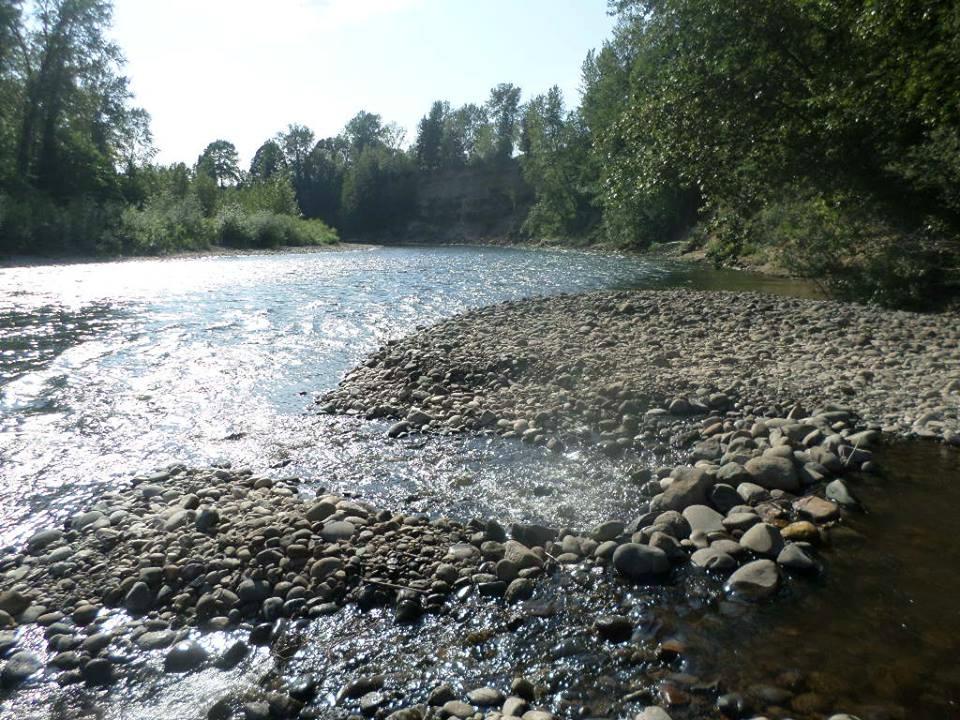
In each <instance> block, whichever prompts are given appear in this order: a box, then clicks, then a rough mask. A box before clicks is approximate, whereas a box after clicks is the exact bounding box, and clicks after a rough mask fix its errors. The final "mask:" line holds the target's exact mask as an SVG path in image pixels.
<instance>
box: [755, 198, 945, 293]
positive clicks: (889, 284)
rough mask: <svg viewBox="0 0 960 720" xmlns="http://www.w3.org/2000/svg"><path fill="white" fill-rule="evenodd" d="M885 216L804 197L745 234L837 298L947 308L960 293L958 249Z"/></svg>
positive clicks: (771, 210) (856, 204) (863, 205)
mask: <svg viewBox="0 0 960 720" xmlns="http://www.w3.org/2000/svg"><path fill="white" fill-rule="evenodd" d="M880 218H882V216H881V214H880V212H879V210H878V209H877V208H876V207H874V206H872V205H871V203H869V202H867V201H865V200H864V199H863V198H853V197H828V196H825V195H822V194H816V193H800V194H797V195H793V196H792V197H789V198H787V199H784V200H782V201H781V202H779V203H776V204H771V205H769V206H767V207H766V208H765V209H764V210H762V211H761V212H760V213H758V214H757V215H756V216H755V217H754V218H752V219H751V220H750V221H749V223H747V224H748V225H749V230H748V232H747V235H749V236H750V237H752V238H759V241H760V242H763V243H765V244H766V245H767V246H768V247H769V248H770V249H771V251H772V252H775V253H777V254H778V256H779V258H778V259H779V261H780V262H779V264H780V265H782V266H783V267H784V268H786V269H787V270H789V271H790V272H792V273H793V274H795V275H798V276H800V277H804V278H809V279H811V280H813V281H814V282H816V283H818V284H819V285H820V286H821V287H822V288H823V289H824V290H825V291H826V292H827V293H828V294H830V295H832V296H835V297H839V298H843V299H846V300H859V301H869V302H874V303H877V304H879V305H883V306H886V307H901V308H911V309H916V310H924V309H931V308H936V307H939V306H941V305H943V304H945V303H947V302H948V301H949V300H950V298H951V297H952V296H955V295H956V293H957V292H958V290H960V287H958V284H957V281H958V277H957V276H958V268H960V264H958V252H957V246H956V243H955V242H948V241H946V240H944V239H943V238H942V237H939V236H937V235H935V234H933V233H929V232H917V231H914V232H910V231H907V230H904V229H902V228H899V227H897V226H896V225H894V224H893V223H891V222H890V221H886V220H883V219H880Z"/></svg>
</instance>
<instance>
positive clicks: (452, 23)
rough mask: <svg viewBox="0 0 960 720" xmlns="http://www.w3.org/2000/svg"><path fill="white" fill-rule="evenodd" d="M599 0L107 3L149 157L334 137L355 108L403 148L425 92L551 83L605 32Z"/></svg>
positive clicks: (572, 84) (244, 156) (530, 88)
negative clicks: (388, 127) (400, 138)
mask: <svg viewBox="0 0 960 720" xmlns="http://www.w3.org/2000/svg"><path fill="white" fill-rule="evenodd" d="M606 10H607V3H606V0H114V26H113V31H112V32H113V37H114V40H115V41H116V42H117V43H118V44H119V45H120V47H121V48H122V49H123V52H124V54H125V56H126V58H127V65H126V69H125V72H126V73H127V75H128V76H129V77H130V80H131V89H132V90H133V92H134V94H135V103H136V104H137V105H139V106H140V107H143V108H145V109H146V110H147V111H148V112H149V113H150V115H151V118H152V121H151V127H152V130H153V136H154V144H155V145H156V147H157V149H158V151H159V152H158V155H157V158H156V159H157V161H158V162H161V163H171V162H180V161H182V162H186V163H188V164H192V163H194V162H195V161H196V159H197V157H198V156H199V154H200V153H201V152H202V150H203V148H204V147H205V146H206V145H207V143H209V142H211V141H212V140H216V139H219V138H223V139H225V140H229V141H231V142H233V143H234V144H235V145H236V146H237V149H238V151H239V153H240V158H241V161H242V163H244V164H246V163H248V162H249V160H250V158H251V157H252V156H253V153H254V152H255V151H256V149H257V147H259V146H260V144H261V143H262V142H263V141H265V140H267V139H268V138H270V137H272V136H273V135H275V134H276V133H277V132H278V131H280V130H283V129H284V128H286V127H287V125H289V124H290V123H300V124H303V125H306V126H308V127H310V128H311V129H312V130H313V131H314V132H315V133H316V134H317V137H318V138H319V137H327V136H330V135H335V134H337V133H338V132H339V131H340V130H341V129H342V128H343V126H344V125H345V124H346V122H347V121H348V120H349V119H350V118H351V117H353V115H355V114H356V113H357V112H358V111H360V110H367V111H369V112H376V113H380V114H381V115H382V116H383V119H384V121H385V122H389V121H394V122H397V123H398V124H400V125H401V126H403V127H404V128H406V130H407V136H406V140H407V143H409V142H412V140H413V138H414V136H415V133H416V126H417V122H418V121H419V119H420V118H421V117H422V116H423V115H425V114H426V113H427V111H428V110H429V108H430V105H431V103H432V102H433V101H434V100H448V101H450V103H451V104H452V105H454V106H456V105H461V104H463V103H466V102H475V103H482V102H483V101H485V100H486V98H487V96H488V94H489V91H490V88H491V87H493V86H494V85H496V84H497V83H501V82H512V83H514V84H515V85H519V86H520V87H521V88H522V89H523V91H524V99H527V98H529V97H530V96H532V95H535V94H538V93H541V92H545V91H546V90H547V89H548V88H549V87H550V86H551V85H554V84H556V85H559V86H560V88H561V89H562V90H563V92H564V97H565V98H566V100H567V103H568V105H569V106H573V105H576V104H577V103H578V102H579V89H580V66H581V63H582V62H583V59H584V57H585V56H586V53H587V51H588V50H590V49H591V48H598V47H600V45H601V44H602V43H603V41H604V40H605V39H606V38H607V37H609V35H610V31H611V29H612V27H613V19H612V18H610V17H609V16H608V15H607V14H606Z"/></svg>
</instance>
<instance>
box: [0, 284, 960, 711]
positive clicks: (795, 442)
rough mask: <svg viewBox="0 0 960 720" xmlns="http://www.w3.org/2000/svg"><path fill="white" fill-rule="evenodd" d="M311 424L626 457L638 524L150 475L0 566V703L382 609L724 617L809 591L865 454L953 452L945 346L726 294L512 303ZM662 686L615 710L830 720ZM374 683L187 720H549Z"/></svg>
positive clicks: (357, 681) (354, 378) (892, 328)
mask: <svg viewBox="0 0 960 720" xmlns="http://www.w3.org/2000/svg"><path fill="white" fill-rule="evenodd" d="M319 402H320V404H321V405H322V407H323V409H324V410H325V411H326V412H330V413H343V414H349V415H359V416H363V417H367V418H371V419H374V418H392V419H393V421H392V424H391V425H390V428H389V431H388V434H389V435H390V436H391V437H396V438H400V437H403V436H406V435H409V434H412V433H416V432H437V433H451V432H460V431H470V432H479V433H497V434H499V435H502V436H505V437H512V438H518V439H520V440H522V441H523V442H527V443H531V444H533V445H539V446H543V447H544V448H545V449H549V450H550V451H555V452H560V451H564V450H569V449H573V448H578V449H584V450H586V451H587V452H593V451H598V452H602V453H603V454H605V455H608V456H612V457H617V458H623V461H624V464H623V467H624V472H626V473H629V474H630V476H631V479H632V481H633V482H634V483H635V485H636V488H637V490H636V507H635V511H634V513H633V514H632V515H631V516H629V517H617V518H609V519H608V520H607V521H606V522H602V523H600V524H598V525H596V526H594V527H579V528H578V527H566V528H561V527H544V526H539V525H513V526H511V527H509V528H504V527H502V526H501V525H500V524H499V523H498V522H497V520H496V519H495V518H493V519H491V518H480V519H474V520H469V521H466V520H464V519H460V520H456V521H455V520H450V519H448V518H442V517H429V516H426V515H411V514H403V513H397V512H393V511H391V510H388V509H380V508H376V507H373V506H371V505H370V504H368V503H365V502H362V501H361V500H359V499H357V498H353V497H349V496H347V495H343V494H341V495H336V494H327V493H325V492H320V493H318V494H316V495H314V494H312V493H305V492H304V491H303V489H302V487H301V486H300V485H299V483H298V481H297V480H296V479H290V480H276V479H271V478H268V477H262V476H257V475H255V474H254V473H252V472H251V471H249V470H243V469H230V468H212V469H207V470H194V469H188V468H185V467H183V466H175V467H171V468H168V469H165V470H164V471H162V472H159V473H157V474H154V475H151V476H143V477H138V478H135V479H134V480H133V481H132V482H131V483H130V484H129V485H128V486H124V487H119V488H117V489H116V490H115V491H113V492H111V493H107V494H105V495H103V496H102V497H101V498H100V499H99V501H98V502H97V503H96V504H95V505H94V506H92V507H90V508H87V509H85V510H84V511H83V512H82V513H78V514H76V515H74V516H73V517H71V518H70V519H69V520H68V521H67V522H66V523H64V525H63V526H62V527H55V528H47V529H45V530H41V531H39V532H37V533H36V534H34V535H33V536H32V537H31V538H29V540H28V541H27V542H26V544H25V545H24V546H23V547H15V548H7V549H5V551H4V552H3V554H2V555H0V656H2V657H4V658H6V661H5V663H4V664H3V666H2V669H0V682H2V685H3V688H4V690H0V692H4V691H7V692H9V691H12V690H14V689H16V688H17V687H19V686H21V685H23V684H26V685H29V684H30V683H33V682H38V679H39V678H43V679H46V680H49V681H55V682H57V683H59V684H61V685H64V686H68V685H73V684H80V683H83V684H84V685H86V686H88V687H94V688H96V687H104V686H111V685H113V684H114V683H117V682H118V681H120V680H122V679H123V678H125V677H126V676H127V670H126V665H125V661H124V658H125V657H128V655H129V653H132V652H136V651H141V652H155V653H160V654H162V656H163V669H164V671H165V672H167V673H170V674H180V673H189V672H192V671H196V670H202V669H208V668H211V667H213V668H219V669H222V670H224V671H226V670H228V669H230V668H232V667H234V666H236V665H237V664H238V663H241V662H242V661H243V660H244V658H245V657H247V656H248V655H249V653H251V651H252V649H254V648H256V647H260V646H264V645H270V644H271V643H277V642H279V641H280V640H281V636H282V633H283V628H284V627H285V624H286V623H291V622H301V621H307V620H310V619H314V618H320V617H323V616H327V615H330V614H335V613H337V612H340V611H341V608H342V607H344V606H345V605H348V604H350V605H356V606H359V607H360V608H362V609H372V608H384V607H386V608H390V612H391V615H392V617H393V622H394V623H399V624H406V623H416V622H419V621H420V619H421V618H422V617H423V616H424V615H432V616H446V615H448V614H451V613H454V612H455V609H456V608H457V607H458V606H459V605H460V604H461V603H463V602H464V601H465V600H466V599H468V598H472V599H476V598H479V599H480V600H481V601H482V602H484V603H487V604H491V605H493V606H496V607H499V608H501V609H502V611H503V613H504V615H505V616H507V615H509V613H511V612H513V611H514V610H516V609H517V608H523V607H525V606H527V604H528V603H531V602H533V601H534V600H535V599H536V596H537V593H538V591H540V590H541V589H542V588H544V586H545V583H548V582H549V581H550V579H551V578H553V577H556V576H558V575H562V574H563V573H580V572H583V573H588V574H592V575H593V576H603V577H606V578H609V581H610V582H611V583H613V584H614V585H615V586H617V587H623V588H628V589H629V588H640V587H650V586H661V585H669V584H671V583H672V582H675V581H676V580H677V578H681V577H697V576H702V577H708V578H712V579H714V580H718V581H719V582H720V583H722V594H723V595H724V597H725V598H726V600H727V601H729V602H733V603H740V604H747V605H750V604H755V603H760V602H768V601H771V600H774V599H775V598H776V596H777V595H778V594H779V593H782V592H784V588H785V587H789V586H793V585H794V584H797V585H799V586H801V587H802V585H803V584H804V583H806V582H807V581H808V579H809V578H813V577H816V575H817V573H819V572H820V571H821V570H822V567H823V562H824V560H823V558H822V557H821V555H820V553H819V549H820V548H821V547H822V546H823V545H825V544H829V543H830V542H831V540H832V538H833V536H834V533H836V532H842V530H843V518H844V516H845V515H846V514H847V513H851V512H858V510H859V505H858V501H857V499H856V492H855V491H856V478H857V476H858V474H860V473H870V472H873V471H874V470H875V469H876V467H875V466H876V462H875V460H874V457H873V454H872V451H871V449H870V448H871V446H872V445H874V444H876V443H877V442H880V441H881V440H882V439H883V437H884V434H885V433H886V434H892V435H898V436H910V435H914V436H924V437H930V438H937V439H939V440H942V441H944V442H946V443H951V444H957V443H958V442H960V436H958V430H960V427H958V416H957V413H958V406H960V322H958V318H957V317H956V316H924V315H913V314H908V313H887V312H880V311H875V310H872V309H869V308H864V307H859V306H849V305H841V304H837V303H830V302H821V301H801V300H791V299H783V298H769V297H763V296H758V295H750V294H738V295H731V294H724V293H716V294H713V293H711V294H706V293H695V292H686V291H662V292H620V293H599V294H593V295H586V296H570V297H559V298H552V299H544V300H533V301H523V302H517V303H507V304H504V305H499V306H495V307H492V308H485V309H481V310H477V311H474V312H471V313H467V314H465V315H463V316H459V317H456V318H453V319H452V320H449V321H446V322H443V323H440V324H438V325H436V326H433V327H431V328H427V329H425V330H423V331H422V332H419V333H417V334H415V335H413V336H411V337H408V338H405V339H403V340H400V341H395V342H391V343H389V344H388V345H387V346H385V347H384V348H382V349H381V350H380V351H378V352H377V353H375V354H374V355H373V356H372V357H371V358H370V359H369V360H368V361H367V362H366V363H365V364H364V365H363V366H362V367H360V368H358V369H357V370H355V371H354V372H352V373H351V374H350V375H349V376H348V377H347V378H346V379H345V380H344V382H343V383H342V385H341V386H340V387H339V388H338V389H337V390H336V391H334V392H333V393H330V394H328V395H326V396H325V397H323V398H321V399H320V400H319ZM532 599H533V600H532ZM531 607H532V606H531ZM531 612H534V611H533V610H531ZM118 613H119V614H118ZM118 617H119V618H120V619H119V621H118ZM27 626H31V627H33V626H39V627H40V628H42V636H43V642H42V643H41V647H37V646H36V645H34V646H32V647H25V646H23V639H24V637H25V636H24V634H23V633H22V632H21V630H23V628H25V627H27ZM206 631H233V632H237V631H239V633H240V635H241V637H242V639H239V640H236V641H235V642H233V643H231V644H229V645H228V646H227V647H225V648H224V649H223V651H222V652H219V653H218V654H216V655H214V654H211V653H210V651H209V650H208V649H206V648H205V647H204V646H203V645H202V644H201V643H198V642H197V640H196V637H197V633H198V632H206ZM589 632H590V633H591V634H592V635H593V636H594V637H595V638H596V641H597V642H598V643H601V644H603V645H604V646H609V647H614V648H616V647H620V646H623V648H624V649H625V651H628V650H629V648H630V647H631V641H632V639H635V638H636V637H638V633H641V632H642V628H639V627H638V626H637V622H636V619H635V618H632V617H631V616H630V615H629V613H627V612H625V611H624V612H611V613H603V614H598V615H597V616H596V617H594V618H592V620H591V624H590V628H589ZM658 642H659V645H658V649H657V651H656V653H655V654H654V655H653V656H652V657H651V658H646V657H645V656H644V657H643V658H641V659H640V660H637V662H642V663H644V668H645V670H644V672H646V673H648V674H653V675H656V676H657V677H663V676H664V675H663V674H664V673H667V671H668V670H669V669H670V668H676V667H678V665H677V662H676V661H677V658H678V657H679V656H681V655H682V653H683V652H684V648H683V645H682V643H678V642H677V641H676V640H675V639H672V638H669V637H663V638H660V639H659V641H658ZM125 653H126V654H125ZM627 654H628V655H629V652H628V653H627ZM657 673H660V675H657ZM684 677H685V676H683V673H677V672H673V673H672V674H671V675H669V678H671V679H670V682H668V683H667V684H666V685H658V686H657V687H659V688H660V689H659V690H656V691H648V690H645V691H644V692H643V693H634V694H633V695H630V694H628V695H627V696H626V697H625V698H624V699H623V701H622V702H623V703H625V706H626V707H633V708H636V707H637V705H636V703H638V702H639V703H640V708H643V707H644V706H645V709H641V710H639V712H640V714H639V715H638V716H637V717H638V718H642V719H643V720H664V719H665V718H670V717H671V713H672V714H673V717H674V718H675V720H676V718H681V717H701V716H716V714H717V713H719V714H720V715H721V716H723V717H727V718H749V717H760V716H761V715H762V714H763V713H769V714H770V715H771V716H773V717H781V716H783V713H785V712H786V713H791V715H790V716H791V717H794V718H798V719H799V718H808V717H809V718H814V717H815V718H824V717H828V716H829V712H825V710H829V711H839V710H844V709H846V708H824V707H822V704H821V705H818V706H817V707H816V710H811V709H810V707H808V705H809V699H808V700H807V701H806V702H807V705H802V704H801V705H796V704H794V705H792V706H791V705H789V703H790V700H789V698H790V697H791V696H790V693H787V694H786V695H784V694H783V693H782V692H781V693H780V694H777V693H772V694H771V693H767V694H766V695H762V696H761V697H759V698H758V697H748V696H746V695H741V694H739V693H738V692H736V690H737V689H736V688H733V689H731V688H721V687H718V686H716V685H712V686H709V687H707V688H700V689H699V690H697V691H696V692H698V693H700V694H701V695H702V696H703V697H702V699H701V701H698V702H699V704H693V705H691V704H690V703H691V699H690V695H691V692H693V691H687V692H682V691H679V690H677V689H676V688H677V683H681V684H682V683H686V685H687V687H689V686H695V685H696V684H697V683H695V682H694V680H692V679H690V678H689V677H688V676H687V677H686V679H683V678H684ZM384 683H385V681H384V678H383V677H382V676H380V675H369V674H364V673H363V672H362V668H361V672H358V673H357V675H356V677H354V678H353V679H352V680H350V681H349V682H347V683H346V684H344V686H343V687H342V688H340V690H339V692H338V693H337V694H336V698H335V703H334V708H333V711H331V709H330V707H329V705H327V704H317V703H314V702H313V700H314V697H315V695H316V694H317V686H316V682H312V681H309V680H302V679H298V680H296V681H293V682H287V683H285V684H283V683H281V684H280V685H279V686H278V687H275V688H273V689H272V690H271V692H270V693H268V694H266V695H264V696H262V697H254V698H245V697H244V698H237V699H233V700H230V701H226V700H219V701H217V702H215V703H213V704H212V705H211V707H209V708H206V709H205V710H204V712H205V713H206V714H207V717H210V718H230V717H245V718H283V717H326V716H348V715H351V716H357V717H361V716H367V717H378V718H387V717H389V718H394V719H395V720H412V719H418V718H419V719H424V718H432V717H441V718H442V717H455V718H464V719H466V718H495V719H496V718H508V719H509V718H514V717H520V718H523V720H547V719H548V718H550V717H553V715H552V712H551V711H557V708H556V706H551V705H550V704H549V703H546V702H545V699H546V698H545V697H544V693H543V692H542V689H539V688H537V687H536V686H535V683H534V682H532V681H531V680H530V679H529V678H526V677H522V676H521V677H516V678H514V680H513V681H512V682H511V683H509V685H504V686H503V687H477V688H472V689H469V688H468V689H465V690H464V692H462V693H461V692H456V691H454V689H453V688H452V687H450V686H448V685H444V684H441V685H439V686H437V687H434V688H433V689H432V691H431V692H429V693H428V694H426V695H425V696H417V697H407V696H404V695H402V694H400V695H398V694H396V693H394V694H393V695H390V694H385V690H384ZM798 697H799V696H798ZM631 703H633V704H631ZM704 703H706V705H704ZM785 704H786V705H787V706H785ZM706 707H709V708H710V709H709V711H707V710H706V709H705V708H706ZM692 708H700V710H698V711H695V710H694V709H692ZM331 712H332V714H331ZM632 712H634V713H635V712H637V710H634V711H632ZM325 713H326V714H325ZM562 714H570V715H571V716H576V715H577V711H576V710H574V709H570V708H569V707H568V708H567V712H564V713H562ZM833 717H834V718H837V719H840V718H847V717H849V716H845V715H835V716H833Z"/></svg>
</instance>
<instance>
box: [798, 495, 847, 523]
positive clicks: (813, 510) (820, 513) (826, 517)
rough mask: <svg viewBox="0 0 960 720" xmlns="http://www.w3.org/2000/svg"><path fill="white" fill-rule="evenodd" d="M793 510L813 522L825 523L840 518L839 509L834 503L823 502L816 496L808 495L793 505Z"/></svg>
mask: <svg viewBox="0 0 960 720" xmlns="http://www.w3.org/2000/svg"><path fill="white" fill-rule="evenodd" d="M793 507H794V509H796V510H797V512H799V513H800V514H801V515H803V516H805V517H808V518H810V519H811V520H813V521H814V522H818V523H825V522H830V521H831V520H836V519H837V518H838V517H840V508H839V507H838V506H837V504H836V503H832V502H830V501H829V500H824V499H823V498H819V497H817V496H816V495H808V496H807V497H803V498H800V499H799V500H797V501H796V502H795V503H793Z"/></svg>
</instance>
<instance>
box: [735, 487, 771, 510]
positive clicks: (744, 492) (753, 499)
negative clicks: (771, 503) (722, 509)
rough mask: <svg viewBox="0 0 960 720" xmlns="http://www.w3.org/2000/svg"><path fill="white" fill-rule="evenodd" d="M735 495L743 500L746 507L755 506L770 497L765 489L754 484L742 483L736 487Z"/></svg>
mask: <svg viewBox="0 0 960 720" xmlns="http://www.w3.org/2000/svg"><path fill="white" fill-rule="evenodd" d="M737 495H739V496H740V497H742V498H743V501H744V502H745V503H747V504H748V505H756V504H757V503H761V502H763V501H764V500H766V499H767V498H769V497H770V493H769V492H767V489H766V488H763V487H760V486H759V485H757V484H756V483H752V482H742V483H740V484H739V485H737Z"/></svg>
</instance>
